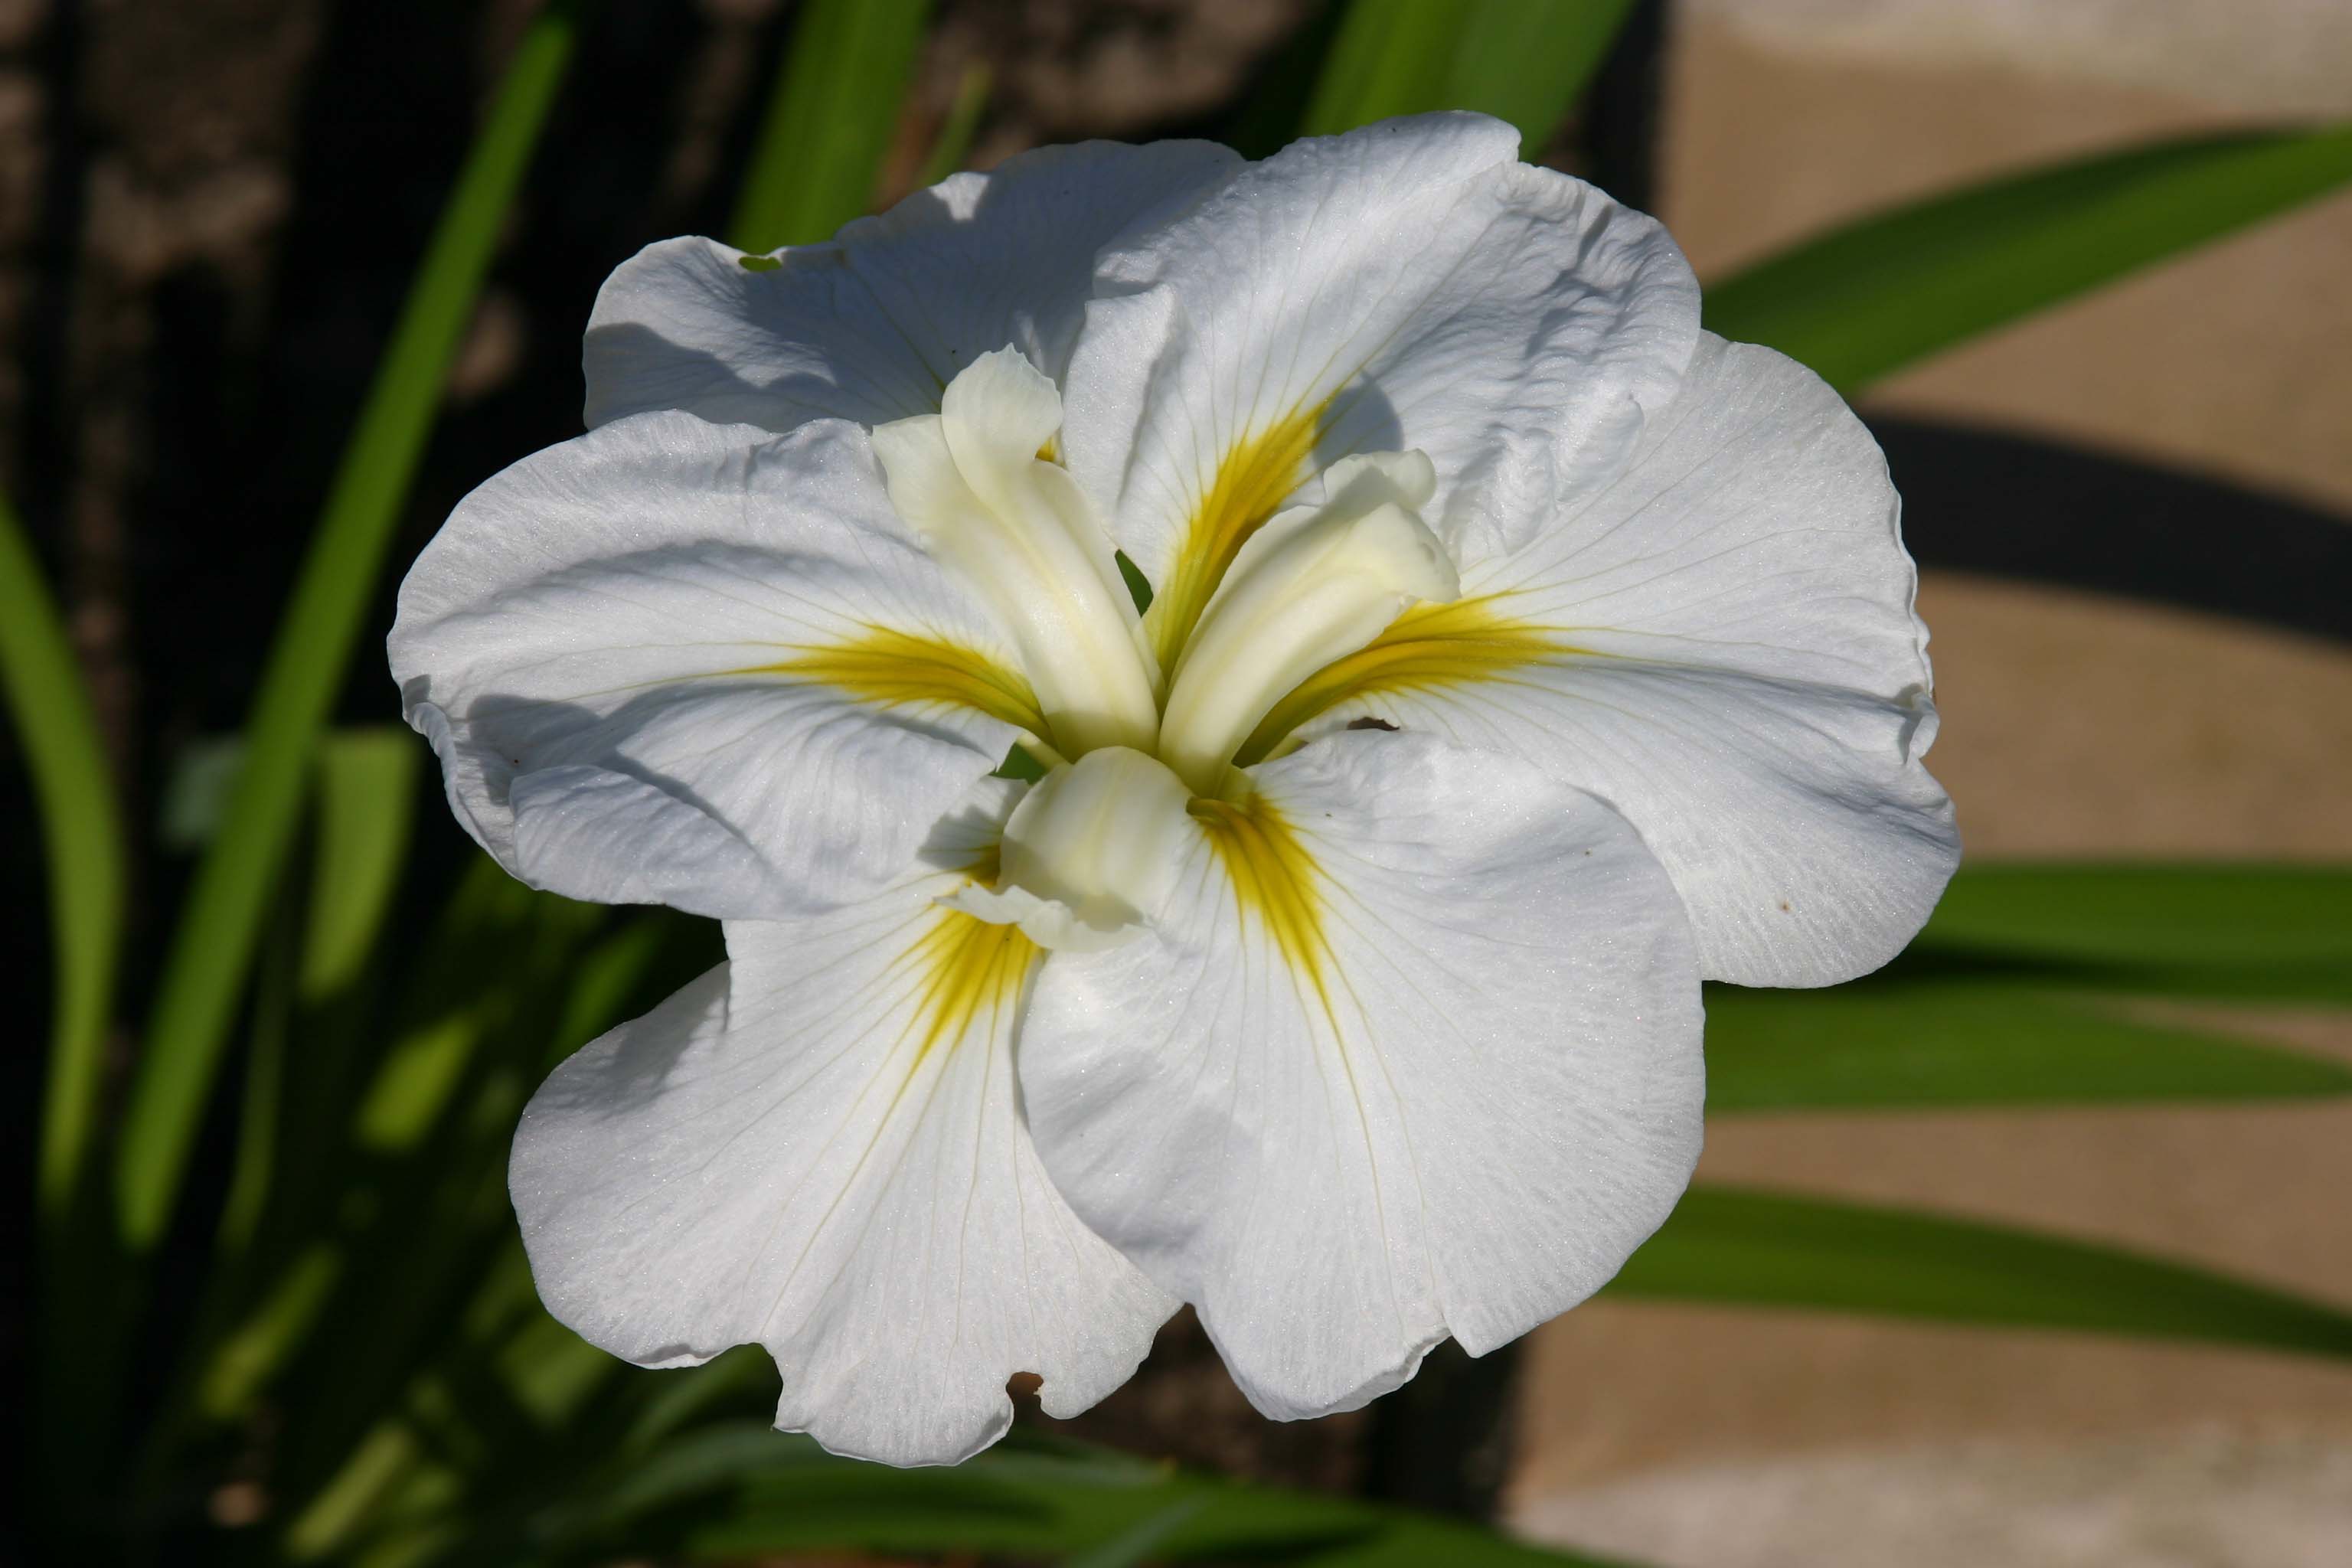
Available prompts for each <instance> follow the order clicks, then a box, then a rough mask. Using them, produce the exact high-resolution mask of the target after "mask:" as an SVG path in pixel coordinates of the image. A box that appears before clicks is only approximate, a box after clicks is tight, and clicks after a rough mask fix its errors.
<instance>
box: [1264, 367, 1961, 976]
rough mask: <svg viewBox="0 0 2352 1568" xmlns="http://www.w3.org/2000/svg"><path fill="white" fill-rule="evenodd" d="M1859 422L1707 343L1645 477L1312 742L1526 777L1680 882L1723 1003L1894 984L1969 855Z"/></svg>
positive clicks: (1448, 610)
mask: <svg viewBox="0 0 2352 1568" xmlns="http://www.w3.org/2000/svg"><path fill="white" fill-rule="evenodd" d="M1899 510H1900V508H1899V502H1898V500H1897V498H1896V496H1895V489H1894V487H1893V485H1892V484H1890V483H1889V482H1888V479H1887V475H1886V464H1885V459H1884V458H1882V457H1881V456H1880V454H1879V451H1878V447H1877V444H1876V443H1875V442H1874V441H1873V440H1872V439H1871V437H1870V433H1869V431H1868V430H1866V429H1864V426H1863V425H1862V422H1861V421H1860V420H1858V419H1856V418H1855V417H1854V416H1853V413H1852V411H1851V410H1849V409H1848V408H1847V407H1846V406H1845V405H1844V404H1843V403H1842V402H1841V401H1839V399H1838V396H1837V395H1836V394H1835V393H1834V392H1832V391H1831V390H1830V388H1829V387H1828V386H1826V385H1825V384H1822V381H1821V380H1820V378H1819V377H1817V376H1815V375H1814V374H1812V373H1811V372H1810V371H1808V370H1806V369H1805V368H1804V367H1803V366H1801V365H1800V364H1798V363H1796V362H1794V361H1793V360H1790V359H1788V358H1787V357H1785V356H1783V355H1781V354H1778V353H1773V352H1772V351H1771V350H1769V349H1764V348H1758V347H1755V346H1753V345H1749V344H1741V343H1726V342H1723V341H1722V340H1721V339H1719V338H1717V337H1715V336H1713V335H1712V334H1708V335H1707V336H1706V339H1705V341H1704V342H1703V343H1702V345H1701V347H1700V349H1699V352H1698V353H1697V354H1696V356H1695V357H1694V358H1693V360H1692V363H1691V368H1690V373H1689V375H1688V376H1687V378H1686V379H1685V383H1684V389H1683V393H1682V395H1681V396H1680V397H1678V398H1677V399H1676V400H1675V402H1674V404H1673V405H1670V406H1669V407H1668V408H1667V409H1666V410H1665V412H1664V414H1662V415H1661V416H1658V418H1657V419H1656V420H1654V422H1653V429H1652V431H1651V434H1650V436H1649V437H1648V439H1647V440H1645V441H1644V443H1643V448H1642V451H1641V452H1640V454H1639V455H1637V457H1636V458H1634V460H1633V463H1632V464H1631V465H1630V466H1629V467H1628V468H1627V469H1626V471H1625V473H1624V475H1623V476H1622V478H1621V479H1619V480H1618V481H1617V482H1616V483H1615V484H1614V485H1612V486H1611V487H1610V488H1609V489H1607V490H1606V491H1605V492H1603V493H1602V494H1601V495H1599V496H1597V497H1594V498H1593V499H1592V500H1591V501H1590V502H1589V503H1587V504H1586V505H1584V506H1582V507H1580V508H1577V509H1574V510H1569V511H1567V512H1564V513H1562V514H1561V515H1560V516H1559V518H1558V519H1557V520H1556V521H1554V522H1553V523H1552V524H1551V526H1550V527H1549V529H1548V530H1547V531H1546V532H1545V533H1544V534H1543V535H1542V536H1541V537H1539V538H1538V539H1537V540H1536V541H1535V542H1533V543H1531V544H1529V545H1528V547H1527V548H1526V549H1524V550H1522V551H1521V552H1518V553H1517V555H1515V556H1512V557H1510V558H1507V559H1500V560H1497V559H1488V560H1486V561H1482V562H1476V563H1471V564H1470V565H1469V566H1467V568H1466V569H1465V572H1464V583H1463V595H1464V596H1463V600H1462V602H1461V603H1460V604H1459V605H1446V606H1442V607H1438V608H1434V609H1432V610H1429V611H1426V612H1411V613H1408V615H1407V616H1405V617H1404V618H1403V619H1402V620H1401V621H1400V622H1399V623H1398V624H1397V626H1393V627H1391V630H1390V632H1389V633H1388V634H1386V635H1385V636H1384V639H1383V642H1382V643H1381V644H1375V645H1374V647H1372V648H1370V649H1368V650H1366V652H1365V653H1364V654H1362V655H1360V656H1357V658H1354V659H1353V660H1342V661H1341V664H1340V665H1339V666H1335V667H1333V669H1334V671H1335V672H1338V673H1339V674H1342V675H1344V673H1345V670H1346V668H1349V667H1352V668H1354V669H1356V670H1358V671H1360V672H1361V673H1362V674H1363V676H1364V679H1362V680H1360V681H1355V682H1350V681H1348V680H1344V679H1342V680H1334V679H1333V678H1332V677H1329V676H1327V677H1326V678H1323V679H1326V680H1327V683H1329V684H1331V685H1332V687H1333V689H1347V688H1348V687H1349V686H1350V685H1352V686H1353V687H1354V694H1353V695H1352V696H1351V697H1349V699H1348V700H1340V701H1338V702H1337V703H1336V704H1333V705H1330V706H1328V707H1327V708H1325V709H1324V710H1323V711H1322V713H1321V716H1320V718H1319V719H1318V721H1316V722H1314V723H1312V724H1309V725H1307V727H1306V729H1305V730H1304V731H1302V732H1306V733H1313V732H1316V731H1322V730H1330V729H1333V728H1337V727H1339V726H1340V725H1344V724H1345V723H1347V722H1348V721H1350V720H1353V719H1357V718H1360V717H1364V716H1367V715H1369V716H1372V717H1377V718H1380V719H1382V720H1385V721H1389V722H1391V723H1394V724H1399V725H1402V726H1403V727H1405V728H1406V729H1409V730H1422V731H1433V732H1435V733H1439V734H1443V735H1446V736H1449V737H1452V738H1453V739H1454V740H1457V741H1459V742H1463V743H1465V744H1468V745H1475V746H1489V747H1495V748H1497V749H1500V750H1506V751H1510V752H1517V754H1519V755H1522V756H1527V757H1531V758H1534V759H1536V760H1537V761H1538V762H1540V763H1542V764H1543V765H1545V766H1546V767H1548V768H1549V769H1550V770H1552V771H1553V772H1554V773H1557V774H1559V776H1560V777H1561V778H1564V779H1568V780H1570V781H1572V782H1574V783H1576V784H1580V785H1582V786H1583V787H1585V788H1587V789H1590V790H1591V791H1592V792H1593V793H1595V794H1596V795H1601V796H1602V797H1603V798H1604V799H1606V800H1608V801H1609V802H1610V803H1611V804H1612V805H1614V806H1616V807H1617V809H1618V810H1619V811H1621V812H1622V813H1623V814H1624V815H1625V816H1627V817H1628V818H1629V819H1631V820H1632V822H1633V825H1634V826H1636V827H1638V828H1640V829H1641V831H1642V837H1643V838H1644V839H1645V840H1646V841H1647V842H1648V844H1649V846H1650V847H1651V849H1652V850H1653V851H1654V853H1655V854H1656V855H1657V857H1658V858H1659V859H1660V860H1662V861H1664V864H1665V866H1666V868H1667V870H1668V871H1670V872H1671V873H1673V875H1674V879H1675V886H1676V887H1677V888H1678V889H1680V890H1681V892H1682V895H1683V899H1684V901H1685V903H1686V904H1687V905H1688V906H1689V909H1690V912H1691V921H1692V924H1693V926H1694V927H1695V928H1696V931H1697V933H1698V942H1699V952H1700V956H1701V958H1702V961H1703V962H1704V964H1705V966H1706V973H1707V975H1708V977H1709V978H1711V979H1718V980H1730V981H1736V982H1738V983H1739V984H1748V985H1821V984H1832V983H1834V982H1837V981H1841V980H1846V979H1851V978H1852V977H1853V976H1854V975H1856V974H1862V973H1868V972H1869V971H1871V970H1873V969H1875V968H1877V967H1878V966H1879V965H1880V964H1882V963H1885V962H1886V961H1887V960H1888V959H1889V958H1892V957H1893V956H1894V955H1895V953H1896V952H1900V951H1902V948H1903V946H1904V944H1905V943H1906V942H1909V941H1910V939H1911V937H1912V935H1913V933H1914V932H1916V931H1917V930H1918V929H1919V927H1920V925H1921V924H1922V923H1923V922H1924V921H1926V920H1927V914H1928V911H1929V910H1932V909H1933V908H1934V907H1935V903H1936V900H1937V898H1938V897H1939V896H1940V895H1941V894H1942V892H1943V889H1944V884H1945V882H1946V881H1947V880H1948V879H1950V877H1951V874H1952V868H1953V867H1954V866H1955V865H1956V864H1957V863H1958V857H1959V839H1958V834H1957V833H1956V832H1955V830H1954V828H1953V825H1952V808H1951V802H1950V800H1949V799H1948V797H1947V796H1946V795H1945V794H1944V791H1943V788H1942V786H1941V785H1939V784H1937V783H1936V781H1935V780H1934V779H1933V778H1932V777H1930V776H1929V775H1928V773H1927V767H1926V764H1925V763H1924V761H1923V758H1924V756H1925V754H1926V752H1927V748H1928V745H1929V743H1930V742H1932V741H1933V740H1934V738H1935V733H1936V711H1935V706H1934V703H1933V701H1932V700H1931V697H1930V691H1931V686H1930V678H1929V673H1928V668H1927V628H1926V627H1925V626H1922V625H1921V624H1920V622H1919V619H1918V617H1917V616H1916V615H1914V614H1913V613H1912V608H1911V599H1912V590H1913V587H1914V584H1915V581H1916V574H1915V573H1914V571H1913V569H1912V565H1911V560H1910V557H1909V556H1908V555H1906V553H1905V552H1904V550H1903V544H1902V538H1901V531H1900V523H1899Z"/></svg>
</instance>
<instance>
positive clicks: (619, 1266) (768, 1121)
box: [511, 811, 1174, 1465]
mask: <svg viewBox="0 0 2352 1568" xmlns="http://www.w3.org/2000/svg"><path fill="white" fill-rule="evenodd" d="M987 815H988V816H991V817H994V816H997V815H999V813H998V812H994V811H992V812H990V813H988V814H987ZM963 880H964V879H963V878H962V877H961V876H960V875H957V874H953V873H942V874H933V875H929V876H926V877H919V878H913V879H908V880H906V881H905V882H902V883H901V884H900V885H899V886H898V887H895V888H893V889H890V890H889V891H888V892H887V893H885V894H883V895H879V896H877V898H876V899H874V900H870V901H869V902H867V903H865V904H862V905H859V906H856V907H854V908H851V909H847V910H837V911H835V912H833V913H831V914H827V915H824V916H820V917H817V918H814V919H811V920H805V921H791V922H784V923H777V924H765V923H742V922H734V923H730V925H729V926H728V928H727V944H728V952H729V953H730V963H728V964H726V965H722V966H721V967H720V968H719V969H718V970H716V971H714V972H712V973H710V974H709V975H707V976H705V977H704V978H703V979H702V980H700V981H698V982H697V983H696V984H693V985H690V986H688V988H687V989H686V990H685V991H683V992H681V993H679V994H677V996H675V997H673V998H672V999H671V1000H670V1001H668V1002H667V1003H666V1004H664V1005H662V1006H661V1007H659V1008H657V1009H656V1011H654V1012H653V1013H651V1014H649V1015H647V1016H646V1017H644V1018H641V1019H638V1020H637V1021H636V1022H635V1023H633V1024H628V1025H625V1026H622V1027H620V1028H618V1029H615V1030H614V1031H613V1032H612V1033H611V1034H608V1035H606V1036H604V1037H603V1038H601V1039H599V1040H597V1041H595V1042H594V1043H593V1044H592V1045H590V1046H588V1047H585V1048H584V1049H583V1050H582V1051H580V1052H579V1053H578V1054H577V1055H576V1056H574V1057H572V1059H571V1060H569V1061H567V1062H565V1063H564V1064H563V1066H562V1067H561V1068H557V1069H556V1071H555V1073H554V1075H553V1076H552V1077H551V1078H550V1079H548V1081H547V1083H546V1085H545V1086H544V1087H543V1088H541V1090H540V1091H539V1093H538V1095H537V1096H536V1097H535V1098H534V1099H533V1100H531V1103H530V1109H529V1110H527V1111H526V1112H525V1113H524V1116H523V1121H522V1125H521V1127H520V1130H519V1131H517V1133H516V1136H515V1148H514V1160H513V1166H512V1172H511V1176H512V1188H513V1194H514V1201H515V1208H516V1212H517V1213H518V1214H519V1215H520V1217H521V1221H522V1230H523V1239H524V1242H525V1244H526V1246H527V1247H528V1248H529V1250H530V1259H531V1271H532V1274H533V1277H534V1278H535V1279H536V1280H537V1281H538V1285H539V1289H540V1294H541V1299H542V1300H545V1302H546V1303H547V1306H548V1310H550V1311H551V1312H553V1313H554V1314H555V1315H556V1317H558V1318H559V1319H561V1320H562V1321H564V1322H566V1323H568V1324H570V1325H571V1326H572V1328H573V1329H575V1330H577V1331H579V1332H580V1333H581V1334H582V1335H583V1336H584V1337H585V1338H587V1339H588V1340H590V1341H591V1342H593V1343H595V1344H598V1345H601V1346H603V1347H604V1349H606V1350H609V1351H611V1352H614V1354H616V1355H619V1356H623V1357H625V1358H626V1359H628V1360H630V1361H633V1362H635V1363H639V1364H641V1365H646V1366H685V1365H692V1364H695V1363H699V1362H702V1361H706V1360H708V1359H709V1358H710V1357H711V1356H713V1355H715V1354H717V1353H718V1352H720V1351H722V1350H725V1349H726V1348H728V1347H729V1346H730V1345H735V1344H742V1343H753V1342H756V1343H759V1344H762V1345H764V1346H766V1347H767V1348H768V1350H769V1351H770V1352H772V1353H773V1355H774V1356H775V1358H776V1362H777V1365H778V1367H779V1368H780V1370H781V1371H782V1374H783V1393H782V1399H781V1400H780V1402H779V1404H778V1405H777V1414H776V1424H777V1426H780V1427H782V1428H784V1429H786V1430H789V1431H806V1432H809V1433H811V1434H812V1435H814V1436H815V1437H816V1438H817V1440H818V1441H820V1442H822V1443H823V1444H824V1446H825V1447H828V1448H831V1449H833V1450H835V1452H839V1453H846V1454H854V1455H856V1456H859V1457H861V1458H874V1459H881V1460H886V1461H887V1462H889V1463H892V1464H900V1465H911V1464H950V1463H953V1462H954V1461H956V1460H958V1459H961V1458H966V1457H968V1456H969V1455H971V1454H972V1453H974V1452H976V1451H978V1450H979V1449H981V1448H982V1447H986V1446H987V1445H988V1444H990V1443H992V1442H993V1441H995V1440H996V1438H998V1437H999V1436H1003V1432H1004V1430H1005V1427H1006V1426H1007V1425H1008V1424H1009V1423H1010V1421H1011V1420H1012V1415H1013V1406H1012V1402H1011V1400H1010V1399H1009V1398H1007V1396H1006V1393H1005V1384H1006V1382H1007V1380H1008V1379H1010V1378H1011V1377H1012V1376H1013V1375H1014V1374H1015V1373H1024V1372H1026V1373H1035V1374H1037V1375H1038V1376H1039V1377H1041V1378H1042V1379H1043V1380H1044V1383H1043V1387H1042V1388H1041V1389H1040V1390H1039V1397H1040V1399H1041V1401H1042V1402H1043V1404H1044V1405H1045V1408H1046V1410H1048V1411H1049V1412H1051V1413H1053V1414H1055V1415H1076V1413H1077V1412H1078V1411H1080V1410H1083V1409H1085V1408H1087V1406H1088V1405H1092V1404H1093V1403H1095V1402H1096V1401H1097V1400H1098V1399H1100V1398H1101V1397H1102V1396H1103V1395H1104V1394H1108V1393H1109V1392H1110V1391H1111V1390H1112V1389H1113V1388H1116V1387H1117V1386H1118V1384H1121V1383H1122V1382H1124V1381H1126V1379H1127V1377H1128V1375H1129V1373H1131V1372H1133V1370H1134V1369H1135V1366H1136V1364H1137V1363H1138V1362H1139V1361H1140V1360H1141V1359H1142V1357H1143V1355H1144V1353H1145V1352H1146V1351H1147V1350H1149V1349H1150V1342H1151V1336H1152V1333H1153V1331H1155V1330H1156V1329H1157V1328H1158V1327H1159V1325H1160V1323H1161V1322H1162V1321H1165V1320H1166V1318H1167V1316H1168V1314H1169V1312H1170V1311H1171V1310H1173V1307H1174V1302H1173V1301H1172V1300H1170V1299H1169V1298H1167V1297H1165V1296H1163V1295H1162V1294H1160V1292H1159V1291H1158V1290H1157V1289H1154V1288H1153V1287H1152V1286H1151V1285H1150V1283H1149V1282H1148V1281H1147V1280H1146V1279H1144V1277H1143V1276H1142V1275H1141V1274H1140V1273H1139V1272H1138V1271H1137V1270H1136V1269H1135V1268H1134V1267H1133V1266H1132V1265H1130V1264H1129V1263H1128V1262H1126V1261H1125V1260H1124V1259H1122V1258H1120V1257H1119V1256H1118V1254H1117V1253H1116V1252H1114V1251H1112V1250H1111V1248H1110V1247H1109V1246H1108V1244H1106V1243H1105V1242H1103V1241H1102V1240H1101V1239H1100V1238H1098V1237H1096V1236H1095V1235H1093V1234H1092V1233H1091V1232H1089V1231H1088V1230H1087V1228H1086V1226H1083V1225H1081V1224H1080V1223H1079V1222H1078V1220H1077V1219H1076V1216H1075V1215H1072V1214H1071V1212H1070V1210H1069V1207H1068V1205H1066V1204H1065V1203H1064V1202H1063V1200H1062V1198H1061V1197H1060V1195H1059V1194H1057V1193H1056V1192H1055V1189H1054V1187H1053V1184H1051V1183H1050V1182H1049V1181H1047V1180H1046V1178H1045V1172H1044V1170H1043V1169H1042V1167H1041V1166H1040V1165H1039V1163H1038V1162H1037V1157H1036V1153H1035V1152H1034V1149H1033V1148H1032V1146H1031V1144H1030V1141H1029V1134H1028V1132H1027V1131H1026V1129H1025V1127H1024V1124H1023V1121H1022V1112H1021V1108H1020V1102H1019V1098H1018V1096H1017V1094H1016V1092H1015V1089H1014V1082H1013V1060H1012V1054H1011V1053H1012V1047H1013V1026H1014V1020H1015V1016H1016V1013H1017V1010H1018V1005H1019V994H1020V990H1021V984H1022V976H1023V975H1024V973H1026V971H1027V969H1028V967H1029V965H1030V962H1031V959H1032V958H1033V956H1034V950H1033V949H1030V948H1029V947H1028V946H1027V944H1026V943H1025V942H1023V941H1022V939H1021V938H1020V936H1019V935H1018V933H1017V932H1014V931H1013V930H1012V929H1011V928H1010V927H1005V926H992V925H984V924H982V922H980V921H975V920H973V919H972V918H971V916H969V915H965V914H961V913H957V912H954V911H952V910H946V909H943V908H941V907H940V906H939V905H937V904H936V903H934V902H932V900H933V898H934V897H935V896H937V895H938V894H940V893H941V892H945V891H948V890H951V889H953V888H955V887H957V886H959V885H961V883H962V881H963Z"/></svg>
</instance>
